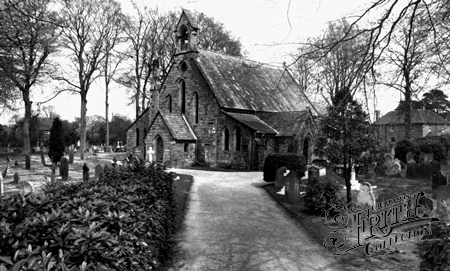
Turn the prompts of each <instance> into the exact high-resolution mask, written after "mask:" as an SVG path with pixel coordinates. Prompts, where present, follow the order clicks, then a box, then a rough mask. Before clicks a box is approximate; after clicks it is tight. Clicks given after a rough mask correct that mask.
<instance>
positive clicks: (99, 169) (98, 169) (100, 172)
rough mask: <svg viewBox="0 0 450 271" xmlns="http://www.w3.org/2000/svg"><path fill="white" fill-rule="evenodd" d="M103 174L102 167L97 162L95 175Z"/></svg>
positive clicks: (98, 176)
mask: <svg viewBox="0 0 450 271" xmlns="http://www.w3.org/2000/svg"><path fill="white" fill-rule="evenodd" d="M102 174H103V167H102V166H101V165H100V164H98V165H96V166H95V177H97V178H100V176H101V175H102Z"/></svg>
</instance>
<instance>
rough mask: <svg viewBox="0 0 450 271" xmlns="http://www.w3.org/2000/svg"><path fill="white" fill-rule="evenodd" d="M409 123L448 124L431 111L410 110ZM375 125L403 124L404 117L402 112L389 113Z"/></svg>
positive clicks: (449, 123) (448, 123)
mask: <svg viewBox="0 0 450 271" xmlns="http://www.w3.org/2000/svg"><path fill="white" fill-rule="evenodd" d="M411 123H412V124H447V125H450V122H448V121H447V120H445V119H444V118H443V117H441V116H439V115H438V114H436V113H434V112H433V111H431V110H423V109H412V110H411ZM374 124H375V125H388V124H390V125H392V124H405V115H404V114H403V112H399V111H395V110H394V111H391V112H389V113H387V114H386V115H384V116H383V117H381V118H380V119H379V120H377V121H376V122H375V123H374Z"/></svg>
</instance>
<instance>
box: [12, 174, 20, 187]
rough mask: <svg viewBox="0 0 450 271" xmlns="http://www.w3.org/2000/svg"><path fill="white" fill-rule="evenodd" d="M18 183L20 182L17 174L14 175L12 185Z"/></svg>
mask: <svg viewBox="0 0 450 271" xmlns="http://www.w3.org/2000/svg"><path fill="white" fill-rule="evenodd" d="M19 181H20V177H19V173H17V172H16V173H15V174H14V181H13V184H19Z"/></svg>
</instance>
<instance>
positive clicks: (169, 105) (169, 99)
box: [167, 94, 172, 113]
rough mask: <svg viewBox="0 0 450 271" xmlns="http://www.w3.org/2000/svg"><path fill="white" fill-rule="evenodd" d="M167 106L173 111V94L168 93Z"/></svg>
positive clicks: (170, 111)
mask: <svg viewBox="0 0 450 271" xmlns="http://www.w3.org/2000/svg"><path fill="white" fill-rule="evenodd" d="M167 107H168V109H169V113H172V96H171V95H170V94H169V95H167Z"/></svg>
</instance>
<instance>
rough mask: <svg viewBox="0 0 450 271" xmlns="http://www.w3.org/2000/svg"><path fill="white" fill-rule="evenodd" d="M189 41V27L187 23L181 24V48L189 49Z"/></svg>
mask: <svg viewBox="0 0 450 271" xmlns="http://www.w3.org/2000/svg"><path fill="white" fill-rule="evenodd" d="M188 42H189V33H188V29H187V27H186V26H185V25H183V26H181V28H180V47H181V48H180V49H181V50H187V49H188Z"/></svg>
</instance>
